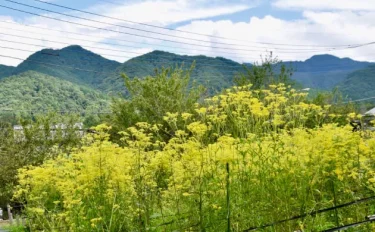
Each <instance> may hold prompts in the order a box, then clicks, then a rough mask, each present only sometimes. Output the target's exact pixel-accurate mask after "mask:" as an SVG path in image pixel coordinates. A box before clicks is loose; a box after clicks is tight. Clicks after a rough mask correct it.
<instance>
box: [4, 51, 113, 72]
mask: <svg viewBox="0 0 375 232" xmlns="http://www.w3.org/2000/svg"><path fill="white" fill-rule="evenodd" d="M0 57H4V58H9V59H15V60H22V61H25V62H32V63H38V64H42V65H47V66H55V67H60V68H70V69H74V70H78V71H84V72H94V73H107V74H110V72H99V71H95V70H87V69H81V68H76V67H72V66H65V65H59V64H51V63H45V62H40V61H35V60H30V59H27V60H26V59H22V58H18V57H13V56H5V55H0Z"/></svg>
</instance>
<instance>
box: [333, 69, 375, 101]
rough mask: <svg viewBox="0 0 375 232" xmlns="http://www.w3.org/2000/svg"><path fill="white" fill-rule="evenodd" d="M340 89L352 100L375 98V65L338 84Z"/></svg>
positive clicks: (350, 75) (349, 76) (351, 74)
mask: <svg viewBox="0 0 375 232" xmlns="http://www.w3.org/2000/svg"><path fill="white" fill-rule="evenodd" d="M338 88H339V89H340V90H341V92H342V93H343V94H344V96H348V97H349V98H351V99H352V100H356V99H360V98H367V97H374V96H375V64H374V65H370V66H368V67H366V68H364V69H361V70H357V71H355V72H352V73H350V74H349V75H348V77H347V79H345V80H344V81H342V82H340V83H339V84H338Z"/></svg>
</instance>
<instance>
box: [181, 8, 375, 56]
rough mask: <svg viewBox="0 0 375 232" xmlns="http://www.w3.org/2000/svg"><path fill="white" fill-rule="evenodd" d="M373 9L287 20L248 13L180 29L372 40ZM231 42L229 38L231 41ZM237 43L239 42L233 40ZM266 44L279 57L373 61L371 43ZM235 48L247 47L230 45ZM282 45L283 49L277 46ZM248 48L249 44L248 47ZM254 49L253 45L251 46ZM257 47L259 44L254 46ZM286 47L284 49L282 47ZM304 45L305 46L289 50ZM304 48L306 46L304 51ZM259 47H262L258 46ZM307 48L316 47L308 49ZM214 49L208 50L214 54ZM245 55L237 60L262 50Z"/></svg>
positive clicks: (312, 40) (287, 40)
mask: <svg viewBox="0 0 375 232" xmlns="http://www.w3.org/2000/svg"><path fill="white" fill-rule="evenodd" d="M374 21H375V12H361V13H354V12H350V11H344V12H335V13H333V12H330V13H327V12H311V11H308V12H305V13H304V14H303V19H301V20H293V21H287V20H283V19H279V18H275V17H272V16H266V17H264V18H258V17H252V18H251V19H250V20H249V21H248V22H240V23H233V22H231V21H216V22H213V21H205V20H202V21H195V22H192V23H191V24H189V25H186V26H183V27H181V28H180V29H183V30H189V31H197V32H200V33H208V34H212V35H217V36H222V37H230V38H238V39H241V40H247V41H256V42H273V43H278V44H294V45H315V46H321V45H327V46H333V45H347V44H360V43H366V42H371V41H375V39H374V37H373V35H375V24H373V22H374ZM231 42H233V41H231ZM234 42H237V43H243V42H238V41H234ZM252 45H253V46H258V47H261V46H266V47H268V50H273V49H276V50H277V51H276V52H275V55H278V56H279V58H280V59H282V60H305V59H307V58H309V57H311V56H312V55H315V54H326V53H328V54H332V55H336V56H339V57H351V58H353V59H357V60H369V61H375V58H374V56H373V54H375V45H370V46H366V47H363V48H356V49H342V50H339V49H338V50H336V51H327V50H326V48H316V47H315V48H314V47H313V46H301V47H300V46H299V47H291V46H281V45H273V46H271V45H268V46H267V45H260V44H254V43H253V44H252ZM233 48H234V49H235V48H237V49H241V48H243V49H248V48H244V47H240V46H233ZM280 48H283V49H284V50H280ZM249 49H250V48H249ZM253 49H257V48H253ZM258 49H260V48H258ZM285 49H287V50H285ZM292 49H305V50H292ZM306 49H310V51H307V50H306ZM260 50H264V51H265V50H266V49H265V48H264V49H260ZM311 50H319V51H314V52H311ZM215 53H216V52H213V50H212V52H211V54H215ZM244 53H245V52H244V51H237V56H242V54H244ZM247 54H248V55H247V56H248V57H249V58H248V59H241V58H236V60H238V61H249V60H252V59H253V57H255V58H256V57H259V56H260V55H261V54H265V52H247Z"/></svg>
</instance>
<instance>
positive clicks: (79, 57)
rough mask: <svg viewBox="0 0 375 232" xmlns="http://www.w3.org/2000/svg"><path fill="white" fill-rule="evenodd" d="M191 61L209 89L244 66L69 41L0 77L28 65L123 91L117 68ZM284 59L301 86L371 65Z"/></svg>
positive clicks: (1, 69)
mask: <svg viewBox="0 0 375 232" xmlns="http://www.w3.org/2000/svg"><path fill="white" fill-rule="evenodd" d="M47 64H48V65H47ZM50 64H51V65H50ZM192 64H195V68H194V69H193V71H192V73H191V79H192V81H195V82H196V83H198V84H202V85H205V86H206V87H207V88H208V89H209V91H210V92H211V93H215V92H218V91H221V90H222V89H223V88H227V87H230V86H231V85H232V84H233V77H234V75H235V74H236V73H239V72H244V68H243V65H242V64H240V63H237V62H235V61H232V60H228V59H225V58H221V57H216V58H212V57H207V56H183V55H177V54H173V53H169V52H163V51H153V52H150V53H147V54H145V55H142V56H139V57H135V58H133V59H130V60H128V61H126V62H125V63H122V64H121V63H119V62H116V61H112V60H108V59H106V58H104V57H102V56H100V55H97V54H95V53H93V52H91V51H88V50H86V49H84V48H82V47H80V46H77V45H72V46H69V47H66V48H63V49H60V50H52V49H44V50H41V51H39V52H36V53H34V54H32V55H31V56H30V57H29V58H28V59H27V60H26V61H24V62H22V63H21V64H20V65H19V66H17V67H15V68H14V67H8V66H0V79H1V78H3V77H5V76H10V75H16V74H21V73H23V72H25V71H30V70H32V71H36V72H39V73H43V74H47V75H50V76H53V77H56V78H59V79H62V80H67V81H70V82H72V83H75V84H79V85H83V86H87V87H90V88H93V89H96V90H99V91H102V92H104V93H106V94H112V95H116V94H117V93H125V87H124V83H123V79H122V78H121V74H122V73H125V74H126V75H127V76H129V77H130V78H134V77H140V78H142V77H145V76H148V75H153V74H154V72H155V70H156V69H160V68H161V67H166V68H167V67H176V66H179V67H180V66H181V65H183V68H185V69H189V68H190V67H191V65H192ZM285 64H286V65H287V66H290V67H292V68H293V69H294V75H293V76H292V78H293V79H295V80H296V81H297V82H299V83H301V84H302V85H303V86H304V87H309V88H314V89H323V90H329V89H331V88H333V87H334V86H336V85H338V84H339V83H341V82H343V81H345V80H346V78H347V76H348V74H350V73H352V72H354V71H357V70H361V69H364V68H366V67H367V66H369V65H371V63H369V62H359V61H355V60H352V59H349V58H342V59H341V58H338V57H335V56H332V55H316V56H313V57H311V58H310V59H308V60H306V61H288V62H285ZM245 65H247V66H250V64H245ZM66 66H70V67H74V68H67V67H66Z"/></svg>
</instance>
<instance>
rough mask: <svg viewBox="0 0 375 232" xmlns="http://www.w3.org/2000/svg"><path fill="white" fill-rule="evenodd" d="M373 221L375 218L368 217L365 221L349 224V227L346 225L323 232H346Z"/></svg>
mask: <svg viewBox="0 0 375 232" xmlns="http://www.w3.org/2000/svg"><path fill="white" fill-rule="evenodd" d="M373 221H375V217H374V216H373V217H371V216H370V217H368V218H367V219H366V220H364V221H361V222H355V223H352V224H348V225H344V226H339V227H336V228H332V229H328V230H323V231H322V232H334V231H342V230H346V229H349V228H353V227H357V226H360V225H363V224H365V223H369V222H373Z"/></svg>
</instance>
